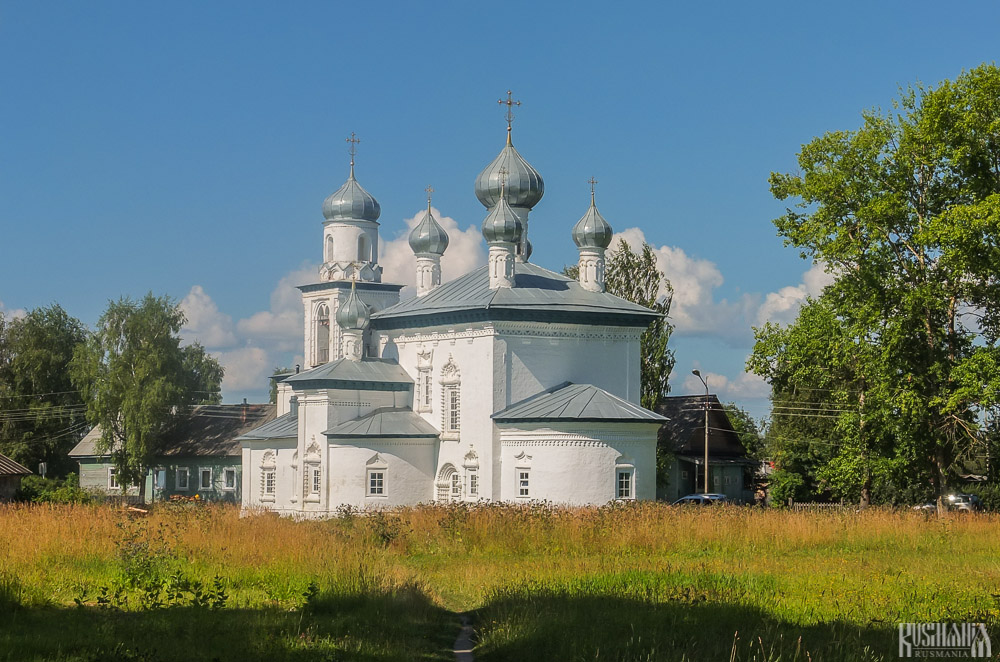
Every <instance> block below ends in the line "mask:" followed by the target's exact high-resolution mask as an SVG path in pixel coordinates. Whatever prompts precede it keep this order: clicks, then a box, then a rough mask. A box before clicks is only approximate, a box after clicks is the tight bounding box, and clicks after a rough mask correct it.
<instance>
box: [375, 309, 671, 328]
mask: <svg viewBox="0 0 1000 662" xmlns="http://www.w3.org/2000/svg"><path fill="white" fill-rule="evenodd" d="M651 321H652V319H651V317H650V316H649V315H632V314H628V313H598V312H583V311H566V310H540V309H538V310H536V309H525V308H468V309H465V310H455V311H448V312H435V313H422V314H419V313H418V314H412V315H394V316H392V317H379V316H378V315H377V314H376V315H375V316H373V318H372V328H373V329H376V330H379V331H388V330H392V329H415V328H423V327H430V326H448V325H451V324H463V323H469V322H473V323H475V322H544V323H555V324H586V325H598V326H619V327H638V328H642V329H645V328H646V327H648V326H649V324H650V322H651Z"/></svg>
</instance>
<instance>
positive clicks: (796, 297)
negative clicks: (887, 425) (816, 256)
mask: <svg viewBox="0 0 1000 662" xmlns="http://www.w3.org/2000/svg"><path fill="white" fill-rule="evenodd" d="M833 281H834V275H833V274H832V273H830V272H829V271H827V269H826V267H825V266H824V265H823V264H820V263H816V264H813V265H812V266H811V267H809V269H808V270H807V271H806V272H805V273H803V274H802V282H801V283H799V284H798V285H795V286H788V287H783V288H781V289H780V290H778V291H777V292H770V293H768V295H767V296H766V297H765V298H764V303H762V304H761V306H760V309H759V310H758V311H757V319H756V325H757V326H760V325H763V324H764V323H765V322H775V323H778V324H790V323H792V322H794V321H795V318H796V317H797V316H798V314H799V309H800V308H801V307H802V304H803V303H805V301H806V298H807V297H815V296H818V295H819V294H820V293H821V292H822V291H823V288H824V287H826V286H827V285H829V284H831V283H832V282H833Z"/></svg>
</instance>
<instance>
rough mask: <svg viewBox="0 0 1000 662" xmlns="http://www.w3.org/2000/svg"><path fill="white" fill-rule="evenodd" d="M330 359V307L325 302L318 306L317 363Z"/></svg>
mask: <svg viewBox="0 0 1000 662" xmlns="http://www.w3.org/2000/svg"><path fill="white" fill-rule="evenodd" d="M329 360H330V308H329V307H327V305H326V304H325V303H321V304H319V306H317V307H316V361H315V363H316V365H320V364H321V363H326V362H328V361H329Z"/></svg>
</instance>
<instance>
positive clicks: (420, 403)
mask: <svg viewBox="0 0 1000 662" xmlns="http://www.w3.org/2000/svg"><path fill="white" fill-rule="evenodd" d="M433 358H434V350H430V349H428V350H425V351H420V352H417V397H416V399H415V401H414V403H413V404H414V407H413V409H414V410H415V411H418V412H428V411H431V409H432V408H433V402H434V401H433V400H432V399H431V398H432V397H433V395H434V393H433V391H434V386H433V384H434V378H433V376H432V374H431V372H432V370H433V363H432V361H433Z"/></svg>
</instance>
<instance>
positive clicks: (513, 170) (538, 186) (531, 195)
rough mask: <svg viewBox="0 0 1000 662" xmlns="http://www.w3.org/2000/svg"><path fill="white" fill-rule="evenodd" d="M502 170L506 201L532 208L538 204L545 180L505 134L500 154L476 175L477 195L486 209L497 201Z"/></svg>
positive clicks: (543, 192)
mask: <svg viewBox="0 0 1000 662" xmlns="http://www.w3.org/2000/svg"><path fill="white" fill-rule="evenodd" d="M501 170H505V171H506V173H507V174H506V178H507V202H508V203H509V204H511V205H513V206H515V207H527V208H528V209H531V208H532V207H534V206H535V205H537V204H538V201H539V200H541V199H542V195H544V194H545V182H543V181H542V176H541V175H539V174H538V171H537V170H535V169H534V168H532V167H531V165H530V164H529V163H528V162H527V161H525V160H524V158H523V157H522V156H521V155H520V154H518V152H517V150H516V149H514V145H512V144H511V142H510V133H509V132H508V133H507V144H506V145H505V146H504V148H503V150H502V151H501V152H500V154H499V155H498V156H497V157H496V158H495V159H493V162H492V163H490V164H489V165H488V166H486V168H485V169H484V170H483V171H482V172H481V173H479V176H478V177H476V197H477V198H479V202H481V203H483V206H484V207H486V208H487V209H492V208H493V207H494V205H496V204H497V202H499V201H500V189H501V185H500V179H501V173H500V171H501Z"/></svg>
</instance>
